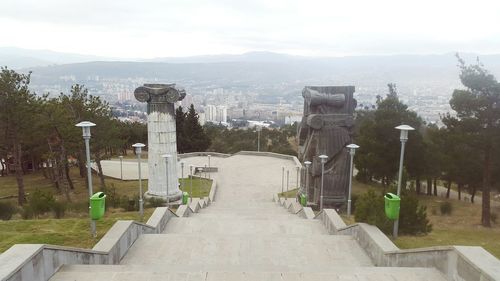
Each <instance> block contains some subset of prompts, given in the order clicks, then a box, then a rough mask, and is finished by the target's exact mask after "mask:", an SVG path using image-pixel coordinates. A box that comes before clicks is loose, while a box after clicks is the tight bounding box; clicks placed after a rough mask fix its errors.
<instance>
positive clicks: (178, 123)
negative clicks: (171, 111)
mask: <svg viewBox="0 0 500 281" xmlns="http://www.w3.org/2000/svg"><path fill="white" fill-rule="evenodd" d="M186 115H187V114H186V113H185V112H184V111H183V109H182V106H179V107H178V108H177V109H176V110H175V127H176V129H175V130H176V140H177V152H178V153H185V152H186V133H185V131H184V123H185V122H186Z"/></svg>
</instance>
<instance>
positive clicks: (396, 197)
mask: <svg viewBox="0 0 500 281" xmlns="http://www.w3.org/2000/svg"><path fill="white" fill-rule="evenodd" d="M384 197H385V198H387V199H399V196H397V195H396V194H394V193H390V192H389V193H386V194H385V196H384Z"/></svg>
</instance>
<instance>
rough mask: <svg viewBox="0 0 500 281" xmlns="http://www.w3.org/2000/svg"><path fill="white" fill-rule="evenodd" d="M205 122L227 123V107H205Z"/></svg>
mask: <svg viewBox="0 0 500 281" xmlns="http://www.w3.org/2000/svg"><path fill="white" fill-rule="evenodd" d="M205 121H206V122H211V123H227V107H226V106H223V105H219V106H215V105H207V106H205Z"/></svg>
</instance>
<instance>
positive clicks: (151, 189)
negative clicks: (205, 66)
mask: <svg viewBox="0 0 500 281" xmlns="http://www.w3.org/2000/svg"><path fill="white" fill-rule="evenodd" d="M134 96H135V98H136V99H137V100H138V101H140V102H146V103H147V112H148V167H149V178H148V191H147V192H146V194H145V196H146V197H148V196H149V197H160V198H163V199H166V200H168V201H175V200H178V199H180V198H181V196H182V192H181V191H180V189H179V179H178V177H177V141H176V128H175V110H174V103H175V102H177V101H180V100H182V99H183V98H184V97H185V96H186V92H185V91H184V90H183V89H180V88H178V87H176V86H175V84H144V86H141V87H139V88H137V89H135V91H134ZM164 154H170V155H171V156H172V157H171V158H170V160H169V161H170V162H169V164H168V167H167V164H166V161H165V158H163V157H162V155H164ZM167 179H168V183H167ZM167 184H168V188H167ZM167 190H168V194H167Z"/></svg>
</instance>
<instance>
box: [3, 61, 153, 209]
mask: <svg viewBox="0 0 500 281" xmlns="http://www.w3.org/2000/svg"><path fill="white" fill-rule="evenodd" d="M30 78H31V73H28V74H20V73H17V72H15V71H13V70H9V69H7V68H6V67H5V68H2V69H1V72H0V159H1V161H0V162H1V165H2V176H5V175H6V174H8V173H14V174H15V177H16V181H17V186H18V194H17V197H18V204H19V205H23V204H24V203H25V202H26V194H25V189H24V179H23V177H24V174H25V173H27V172H28V170H39V169H42V168H43V167H46V168H45V169H43V171H44V175H45V177H47V178H48V179H50V180H51V182H52V183H53V185H54V188H55V189H56V190H57V192H58V193H61V194H64V195H65V197H66V199H67V201H69V202H70V201H71V193H72V190H74V185H73V180H72V178H71V175H70V167H71V166H73V165H76V166H77V167H78V168H79V171H80V173H79V174H80V176H81V177H82V178H85V180H87V178H86V173H85V161H86V160H85V147H84V142H83V139H82V130H81V129H80V128H78V127H75V124H77V123H79V122H81V121H92V122H93V123H96V124H97V126H95V127H93V128H92V130H91V133H92V139H91V142H90V143H91V153H92V158H93V160H94V161H95V163H96V166H97V170H98V174H99V179H100V185H101V188H104V187H105V178H104V175H103V172H102V166H101V161H102V160H104V159H108V158H110V157H111V155H116V154H125V153H126V151H127V148H129V147H130V146H131V145H132V144H133V143H135V142H143V141H145V140H146V139H147V131H146V126H145V125H144V124H140V123H124V122H120V121H119V120H117V119H116V118H113V116H112V113H111V107H110V106H109V104H108V103H107V102H105V101H103V100H102V99H100V98H99V97H96V96H92V95H90V94H89V93H88V90H87V89H86V88H85V87H84V86H82V85H78V84H76V85H73V86H72V87H71V90H70V92H69V93H60V94H59V95H58V96H57V97H49V95H48V94H45V95H42V96H38V95H36V94H35V93H33V92H32V91H30V89H29V83H30Z"/></svg>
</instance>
